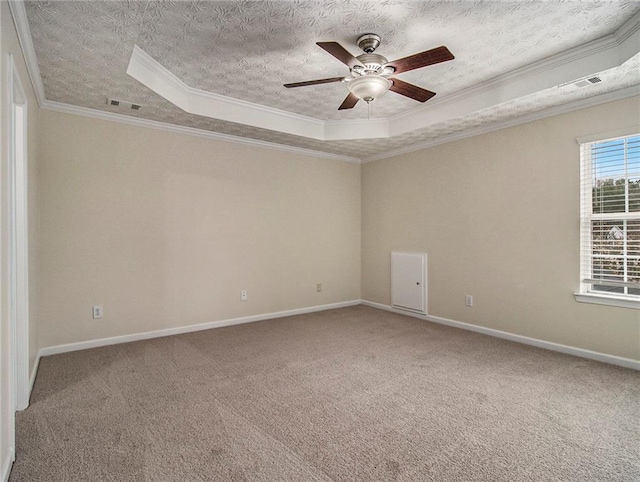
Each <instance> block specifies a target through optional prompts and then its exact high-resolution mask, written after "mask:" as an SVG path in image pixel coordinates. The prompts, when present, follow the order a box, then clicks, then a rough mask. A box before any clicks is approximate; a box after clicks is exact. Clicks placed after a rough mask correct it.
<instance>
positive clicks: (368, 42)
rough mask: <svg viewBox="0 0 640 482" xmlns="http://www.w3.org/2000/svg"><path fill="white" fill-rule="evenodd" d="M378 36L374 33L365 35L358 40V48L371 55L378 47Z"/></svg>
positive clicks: (379, 39)
mask: <svg viewBox="0 0 640 482" xmlns="http://www.w3.org/2000/svg"><path fill="white" fill-rule="evenodd" d="M381 40H382V39H381V38H380V35H377V34H375V33H365V34H364V35H361V36H360V37H359V38H358V42H357V44H358V47H360V48H361V49H362V50H364V51H365V53H368V54H371V53H373V52H375V50H376V49H377V48H378V46H379V45H380V41H381Z"/></svg>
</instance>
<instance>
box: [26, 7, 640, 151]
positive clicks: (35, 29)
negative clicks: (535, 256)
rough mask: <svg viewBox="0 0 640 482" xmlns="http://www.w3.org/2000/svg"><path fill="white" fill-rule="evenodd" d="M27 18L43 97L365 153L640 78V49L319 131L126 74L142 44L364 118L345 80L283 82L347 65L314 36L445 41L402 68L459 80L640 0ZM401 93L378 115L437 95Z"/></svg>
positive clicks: (235, 91) (164, 10) (244, 87)
mask: <svg viewBox="0 0 640 482" xmlns="http://www.w3.org/2000/svg"><path fill="white" fill-rule="evenodd" d="M25 6H26V12H27V18H28V21H29V27H30V30H31V35H32V39H33V43H34V47H35V53H36V57H37V61H38V66H39V68H40V73H41V76H42V81H43V84H44V88H45V95H46V98H47V100H51V101H57V102H62V103H67V104H71V105H76V106H82V107H88V108H92V109H98V110H103V111H110V112H118V113H124V112H122V111H120V110H116V109H115V108H113V107H110V106H107V105H106V99H107V97H111V98H116V99H122V100H129V101H132V102H134V103H139V104H142V105H143V109H142V110H141V111H139V112H131V111H130V112H128V113H127V114H128V115H132V116H136V117H143V118H146V119H151V120H157V121H162V122H168V123H172V124H177V125H182V126H187V127H195V128H200V129H204V130H210V131H214V132H220V133H223V134H230V135H235V136H240V137H248V138H253V139H258V140H264V141H268V142H275V143H280V144H287V145H291V146H296V147H304V148H309V149H314V150H319V151H324V152H329V153H336V154H343V155H349V156H355V157H359V158H363V157H367V156H372V155H376V154H378V153H382V152H386V151H390V150H393V149H396V148H399V147H405V146H407V145H408V144H412V143H422V142H425V141H428V140H430V139H436V138H437V137H440V136H443V135H450V134H454V133H456V132H460V131H462V130H465V129H469V128H470V127H478V126H481V125H485V124H487V123H491V122H497V121H504V120H507V119H509V118H512V117H515V116H519V115H523V114H528V113H531V112H534V111H537V110H540V109H543V108H546V107H551V106H557V105H561V104H563V103H566V102H570V101H573V100H578V99H581V98H585V97H589V96H593V95H597V94H600V93H606V92H611V91H614V90H617V89H621V88H624V87H628V86H632V85H637V84H640V79H639V78H638V77H639V76H638V63H639V61H638V56H637V55H636V56H635V57H634V58H633V59H632V60H631V61H629V62H627V63H626V64H624V65H623V66H621V67H618V68H615V69H611V70H610V71H607V72H604V73H602V76H603V80H606V82H602V83H601V84H599V85H596V86H592V87H590V88H589V89H583V90H575V91H569V92H567V91H560V90H559V89H557V88H556V89H547V90H545V91H542V92H539V93H537V94H532V95H529V96H526V97H523V98H520V99H516V100H513V101H510V102H507V103H504V104H500V105H497V106H494V107H491V108H489V109H483V110H482V111H478V112H475V113H473V114H469V115H465V116H464V117H460V118H457V119H451V120H448V121H446V122H442V123H440V124H436V125H434V126H431V127H429V128H428V129H422V130H418V131H413V132H411V133H408V134H404V135H402V136H397V137H392V138H387V139H375V140H354V141H317V140H313V139H306V138H302V137H298V136H293V135H287V134H283V133H280V132H276V131H271V130H266V129H259V128H254V127H249V126H245V125H242V124H237V123H231V122H225V121H220V120H216V119H210V118H206V117H201V116H197V115H192V114H188V113H185V112H184V111H182V110H181V109H179V108H177V107H176V106H174V105H173V104H171V103H169V102H168V101H166V100H165V99H163V98H162V97H160V96H158V95H157V94H155V93H154V92H152V91H150V90H149V89H147V88H146V87H144V86H143V85H141V84H140V83H138V82H137V81H136V80H134V79H133V78H131V77H129V76H128V75H127V74H126V69H127V65H128V62H129V58H130V56H131V52H132V49H133V46H134V45H135V44H137V45H138V46H140V47H141V48H142V49H144V50H145V51H146V52H147V53H148V54H150V55H151V56H152V57H154V58H155V59H156V60H158V61H159V62H160V63H162V65H164V66H165V67H166V68H168V69H169V70H170V71H171V72H173V73H174V74H175V75H176V76H177V77H179V78H180V79H182V80H183V81H184V82H186V83H187V84H188V85H190V86H192V87H196V88H199V89H203V90H207V91H210V92H214V93H217V94H222V95H225V96H229V97H233V98H238V99H243V100H246V101H249V102H253V103H256V104H262V105H265V106H269V107H274V108H278V109H282V110H286V111H289V112H293V113H297V114H302V115H306V116H311V117H315V118H318V119H322V120H349V119H366V118H367V116H368V115H369V112H368V111H367V108H366V107H367V106H366V104H364V103H363V102H360V103H359V104H358V105H357V106H356V108H354V109H352V110H348V111H338V110H337V107H338V105H339V104H340V103H341V102H342V100H343V98H344V97H345V96H346V93H347V91H346V86H345V85H344V84H341V83H334V84H326V85H318V86H313V87H305V88H298V89H285V88H283V87H282V84H283V83H286V82H295V81H302V80H312V79H316V78H323V77H333V76H343V75H346V74H348V68H347V67H346V66H345V65H343V64H341V63H340V62H339V61H337V60H336V59H335V58H333V57H332V56H330V55H329V54H327V53H326V52H325V51H323V50H322V49H320V48H319V47H317V46H316V45H315V42H316V41H332V40H333V41H338V42H340V43H341V44H342V45H343V46H344V47H345V48H347V49H348V50H349V51H351V52H352V53H353V54H354V55H358V54H359V53H361V52H359V51H358V48H357V46H356V45H355V40H356V38H357V37H358V35H360V34H362V33H366V32H375V33H378V34H379V35H381V36H382V38H383V41H382V44H381V46H380V47H379V48H378V50H377V53H380V54H382V55H385V56H386V57H387V58H388V59H389V60H393V59H396V58H400V57H404V56H407V55H410V54H413V53H416V52H419V51H423V50H426V49H429V48H433V47H436V46H439V45H446V46H448V47H449V49H450V50H451V51H452V52H453V53H454V55H455V56H456V59H455V60H454V61H451V62H447V63H444V64H439V65H435V66H431V67H426V68H423V69H419V70H417V71H413V72H407V73H404V74H400V75H399V78H401V79H402V80H405V81H408V82H412V83H415V84H417V85H420V86H423V87H425V88H427V89H429V90H433V91H435V92H437V93H438V97H437V98H442V97H446V96H447V95H451V94H455V93H456V92H459V91H461V90H463V89H467V88H469V87H472V86H474V85H476V84H478V83H480V82H483V81H487V80H490V79H492V78H494V77H496V76H498V75H500V74H504V73H506V72H509V71H511V70H513V69H516V68H519V67H523V66H526V65H528V64H531V63H532V62H536V61H539V60H541V59H544V58H546V57H548V56H550V55H554V54H557V53H560V52H563V51H565V50H567V49H569V48H573V47H577V46H580V45H582V44H584V43H586V42H588V41H591V40H595V39H598V38H601V37H604V36H606V35H609V34H611V33H612V32H614V31H615V30H616V29H617V28H619V27H620V26H621V25H622V24H623V23H624V22H625V21H626V20H628V19H629V18H630V17H631V16H633V15H634V14H635V13H636V12H637V11H638V10H640V3H639V2H637V1H605V2H602V1H513V2H511V1H495V2H490V1H487V2H484V1H478V2H465V1H453V2H452V1H449V2H425V1H393V0H389V1H337V0H297V1H254V2H249V1H177V2H169V1H167V2H165V1H127V2H114V1H90V2H88V1H79V2H65V1H28V2H25ZM428 105H429V103H427V104H425V105H424V106H423V105H422V104H419V103H417V102H415V101H412V100H410V99H407V98H404V97H402V96H400V95H396V94H394V93H391V92H390V93H388V94H387V95H385V96H384V97H382V98H380V99H378V100H376V101H375V102H374V103H373V104H372V111H371V113H370V115H371V116H372V117H389V116H391V115H394V114H397V113H400V112H405V111H407V110H410V109H415V108H423V109H424V108H427V106H428Z"/></svg>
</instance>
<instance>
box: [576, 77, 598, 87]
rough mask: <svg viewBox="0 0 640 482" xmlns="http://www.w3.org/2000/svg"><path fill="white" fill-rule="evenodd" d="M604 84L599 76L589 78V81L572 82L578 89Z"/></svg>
mask: <svg viewBox="0 0 640 482" xmlns="http://www.w3.org/2000/svg"><path fill="white" fill-rule="evenodd" d="M599 82H602V79H601V78H600V77H598V76H594V77H589V78H587V79H581V80H577V81H576V82H572V83H573V85H575V86H576V87H586V86H588V85H593V84H597V83H599Z"/></svg>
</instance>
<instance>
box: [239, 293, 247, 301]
mask: <svg viewBox="0 0 640 482" xmlns="http://www.w3.org/2000/svg"><path fill="white" fill-rule="evenodd" d="M240 301H247V290H242V291H241V292H240Z"/></svg>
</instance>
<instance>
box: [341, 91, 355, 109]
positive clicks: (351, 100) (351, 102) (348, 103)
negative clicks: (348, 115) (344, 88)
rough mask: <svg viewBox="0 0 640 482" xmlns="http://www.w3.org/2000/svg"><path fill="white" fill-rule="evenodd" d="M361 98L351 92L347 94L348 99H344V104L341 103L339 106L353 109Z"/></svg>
mask: <svg viewBox="0 0 640 482" xmlns="http://www.w3.org/2000/svg"><path fill="white" fill-rule="evenodd" d="M359 100H360V99H358V98H357V97H356V96H355V95H353V94H352V93H351V92H349V95H348V96H347V98H346V99H344V101H342V104H340V107H338V110H344V109H353V108H354V107H355V105H356V104H357V103H358V101H359Z"/></svg>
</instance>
